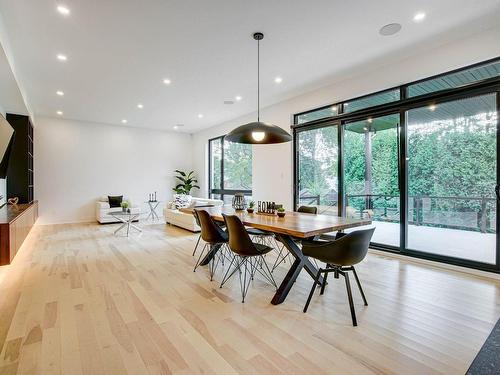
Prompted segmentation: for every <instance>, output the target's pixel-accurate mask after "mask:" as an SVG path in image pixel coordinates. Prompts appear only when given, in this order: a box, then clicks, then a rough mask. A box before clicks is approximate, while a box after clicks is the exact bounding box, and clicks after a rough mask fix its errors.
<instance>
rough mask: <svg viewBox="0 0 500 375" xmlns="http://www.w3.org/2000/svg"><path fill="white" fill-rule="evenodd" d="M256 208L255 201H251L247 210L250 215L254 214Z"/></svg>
mask: <svg viewBox="0 0 500 375" xmlns="http://www.w3.org/2000/svg"><path fill="white" fill-rule="evenodd" d="M254 208H255V202H254V201H250V203H248V208H247V211H248V213H249V214H253V210H254Z"/></svg>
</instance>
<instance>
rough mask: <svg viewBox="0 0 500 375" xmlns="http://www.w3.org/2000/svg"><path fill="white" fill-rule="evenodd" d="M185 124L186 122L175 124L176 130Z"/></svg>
mask: <svg viewBox="0 0 500 375" xmlns="http://www.w3.org/2000/svg"><path fill="white" fill-rule="evenodd" d="M183 126H184V124H176V125H174V130H179V129H180V128H182V127H183Z"/></svg>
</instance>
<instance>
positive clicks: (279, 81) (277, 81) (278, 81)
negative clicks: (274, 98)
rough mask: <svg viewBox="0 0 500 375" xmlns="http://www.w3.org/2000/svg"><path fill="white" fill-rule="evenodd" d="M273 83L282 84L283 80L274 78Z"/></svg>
mask: <svg viewBox="0 0 500 375" xmlns="http://www.w3.org/2000/svg"><path fill="white" fill-rule="evenodd" d="M274 82H275V83H281V82H283V78H281V77H276V78H275V79H274Z"/></svg>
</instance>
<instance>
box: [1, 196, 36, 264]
mask: <svg viewBox="0 0 500 375" xmlns="http://www.w3.org/2000/svg"><path fill="white" fill-rule="evenodd" d="M37 218H38V201H34V202H33V203H26V204H18V205H12V206H11V205H5V206H3V207H2V208H0V266H3V265H6V264H10V262H12V259H14V257H15V256H16V254H17V251H18V250H19V248H20V247H21V245H22V244H23V242H24V240H25V238H26V236H27V235H28V233H29V232H30V230H31V228H32V227H33V225H34V224H35V221H36V219H37Z"/></svg>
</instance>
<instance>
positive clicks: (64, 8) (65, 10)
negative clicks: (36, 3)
mask: <svg viewBox="0 0 500 375" xmlns="http://www.w3.org/2000/svg"><path fill="white" fill-rule="evenodd" d="M57 11H58V12H59V13H61V14H64V15H65V16H67V15H68V14H69V13H70V12H69V8H68V7H67V6H64V5H58V6H57Z"/></svg>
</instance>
